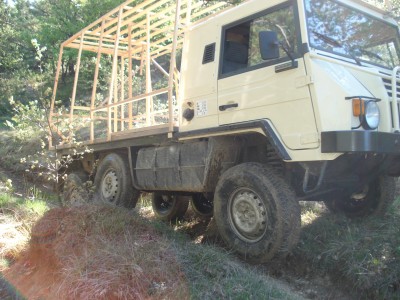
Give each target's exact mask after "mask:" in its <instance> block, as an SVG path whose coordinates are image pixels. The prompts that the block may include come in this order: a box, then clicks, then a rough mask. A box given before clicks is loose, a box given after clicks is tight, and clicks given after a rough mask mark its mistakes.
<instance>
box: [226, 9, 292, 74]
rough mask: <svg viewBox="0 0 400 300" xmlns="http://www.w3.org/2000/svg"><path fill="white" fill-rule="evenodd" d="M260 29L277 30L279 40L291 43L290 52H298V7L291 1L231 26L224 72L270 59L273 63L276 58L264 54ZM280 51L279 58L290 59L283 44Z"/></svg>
mask: <svg viewBox="0 0 400 300" xmlns="http://www.w3.org/2000/svg"><path fill="white" fill-rule="evenodd" d="M260 31H275V32H276V33H277V34H278V39H279V41H280V42H282V43H285V44H287V47H288V48H289V51H290V52H292V53H296V52H297V50H298V49H297V45H298V41H297V33H296V27H295V20H294V9H293V6H292V5H291V6H287V7H284V8H280V9H277V10H274V11H272V12H270V13H267V14H265V15H263V16H261V17H257V18H254V19H251V20H249V21H246V22H243V23H241V24H239V25H235V26H232V27H230V28H227V29H226V30H225V34H224V37H225V40H224V52H223V61H222V74H228V73H231V72H244V71H246V69H247V68H250V67H253V66H257V65H260V64H263V63H267V64H268V62H270V63H271V64H272V63H274V62H275V61H276V60H271V61H266V60H263V59H262V58H261V54H260V44H259V32H260ZM279 53H280V60H279V61H281V60H282V59H283V60H285V59H286V58H287V59H289V58H288V57H287V54H286V52H285V51H284V50H283V49H282V47H280V50H279Z"/></svg>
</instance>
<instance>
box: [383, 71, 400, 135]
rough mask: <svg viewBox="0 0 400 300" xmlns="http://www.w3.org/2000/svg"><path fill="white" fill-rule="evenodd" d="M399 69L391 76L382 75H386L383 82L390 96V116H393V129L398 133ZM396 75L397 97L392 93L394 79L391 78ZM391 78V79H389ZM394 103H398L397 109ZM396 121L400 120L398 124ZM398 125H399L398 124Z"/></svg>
mask: <svg viewBox="0 0 400 300" xmlns="http://www.w3.org/2000/svg"><path fill="white" fill-rule="evenodd" d="M399 70H400V69H399V68H395V69H394V70H393V73H392V74H391V75H389V74H383V73H382V75H386V76H385V77H382V81H383V85H384V86H385V89H386V92H387V94H388V95H389V106H390V114H391V121H392V122H391V123H392V128H393V130H395V131H398V130H399V129H400V106H399V100H400V83H399V80H400V78H399V76H398V75H397V74H398V72H399ZM395 73H396V81H395V83H394V84H396V88H395V90H396V95H393V91H392V87H393V86H392V83H393V81H392V79H391V77H393V75H394V74H395ZM389 76H390V78H389ZM393 101H396V102H397V103H396V104H397V105H396V106H397V107H396V106H395V107H393ZM396 114H397V116H396ZM396 120H399V121H398V122H396ZM396 123H397V124H396Z"/></svg>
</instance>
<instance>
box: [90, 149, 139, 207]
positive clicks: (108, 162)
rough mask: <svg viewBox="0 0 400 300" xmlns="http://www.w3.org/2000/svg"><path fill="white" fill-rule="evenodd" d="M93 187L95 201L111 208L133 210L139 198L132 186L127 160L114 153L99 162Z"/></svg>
mask: <svg viewBox="0 0 400 300" xmlns="http://www.w3.org/2000/svg"><path fill="white" fill-rule="evenodd" d="M94 185H95V189H96V192H95V199H96V200H97V201H99V202H101V203H105V204H109V205H113V206H123V207H125V208H134V207H135V206H136V203H137V201H138V199H139V196H140V191H138V190H136V189H135V188H134V187H133V185H132V178H131V174H130V171H129V163H128V159H127V158H125V157H122V156H120V155H118V154H115V153H111V154H109V155H107V156H106V157H105V158H104V159H103V160H102V161H101V163H100V165H99V167H98V169H97V172H96V177H95V179H94Z"/></svg>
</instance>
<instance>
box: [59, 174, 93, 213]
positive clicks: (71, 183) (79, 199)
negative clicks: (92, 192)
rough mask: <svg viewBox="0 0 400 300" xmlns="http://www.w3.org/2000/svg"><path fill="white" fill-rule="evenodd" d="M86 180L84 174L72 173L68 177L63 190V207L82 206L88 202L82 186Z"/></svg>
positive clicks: (86, 177)
mask: <svg viewBox="0 0 400 300" xmlns="http://www.w3.org/2000/svg"><path fill="white" fill-rule="evenodd" d="M87 180H88V176H87V174H86V173H84V172H74V173H71V174H69V175H68V177H67V179H66V180H65V182H64V190H63V204H64V205H65V206H77V205H82V204H84V203H85V202H86V201H87V200H88V193H87V191H86V190H85V188H84V186H83V184H84V183H85V182H86V181H87Z"/></svg>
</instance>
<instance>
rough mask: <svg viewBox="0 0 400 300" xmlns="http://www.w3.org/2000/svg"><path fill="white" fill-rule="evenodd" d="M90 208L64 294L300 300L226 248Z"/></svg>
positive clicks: (68, 268) (66, 268)
mask: <svg viewBox="0 0 400 300" xmlns="http://www.w3.org/2000/svg"><path fill="white" fill-rule="evenodd" d="M86 209H88V210H87V212H88V214H87V215H86V216H85V214H83V215H82V214H81V216H80V220H81V221H82V220H83V222H81V223H80V224H81V225H80V226H82V227H81V228H80V229H79V232H81V234H82V233H84V235H85V240H84V243H83V247H84V248H85V249H86V250H85V251H84V253H83V254H82V253H79V251H78V253H77V254H76V255H74V256H71V257H69V258H68V259H67V260H65V261H67V262H68V263H67V264H66V265H64V266H63V270H64V271H65V281H64V283H63V287H62V289H61V290H62V291H63V292H68V293H70V294H69V295H70V296H71V297H77V298H82V297H83V298H85V297H95V298H96V299H102V298H104V297H103V296H104V295H107V296H110V295H111V294H113V295H119V297H121V298H135V299H144V298H148V297H151V298H152V299H153V298H154V299H159V298H160V299H161V298H163V299H165V298H166V299H187V298H190V299H216V298H218V299H261V298H262V299H299V297H297V296H296V295H295V294H294V293H292V292H290V291H288V290H287V288H286V287H283V286H281V285H280V284H279V283H277V282H276V281H275V280H274V279H271V278H267V277H265V276H263V275H262V274H261V273H260V272H258V271H257V270H254V268H252V267H249V266H247V265H245V264H243V263H241V262H239V261H237V260H236V259H235V258H234V257H233V256H231V255H230V254H229V253H226V252H225V251H224V250H221V249H220V248H217V247H213V246H207V245H197V244H194V242H193V241H191V240H190V239H189V238H188V236H187V235H184V234H182V233H179V232H176V231H175V230H174V229H173V228H171V227H169V226H165V224H161V223H159V222H158V221H154V220H151V221H150V220H149V219H146V218H144V217H142V216H140V215H138V214H136V213H128V212H126V211H123V210H120V209H111V208H102V207H94V208H93V207H92V208H86ZM70 230H71V229H70ZM72 231H73V232H75V231H74V230H72ZM127 278H128V279H129V280H128V281H127V280H126V279H127ZM82 293H84V294H82ZM101 293H105V294H104V295H102V294H101ZM110 293H111V294H110ZM105 298H107V297H105Z"/></svg>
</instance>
